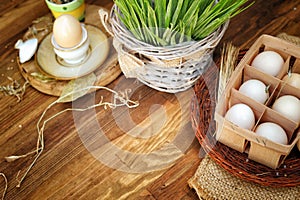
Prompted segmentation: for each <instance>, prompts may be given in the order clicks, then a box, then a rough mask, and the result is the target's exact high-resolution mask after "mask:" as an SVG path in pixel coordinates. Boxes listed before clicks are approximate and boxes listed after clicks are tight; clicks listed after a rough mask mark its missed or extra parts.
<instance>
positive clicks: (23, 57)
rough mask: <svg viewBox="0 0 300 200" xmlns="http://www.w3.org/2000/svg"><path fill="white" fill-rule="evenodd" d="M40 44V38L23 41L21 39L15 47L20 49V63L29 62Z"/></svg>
mask: <svg viewBox="0 0 300 200" xmlns="http://www.w3.org/2000/svg"><path fill="white" fill-rule="evenodd" d="M37 46H38V39H36V38H32V39H28V40H26V41H25V42H23V41H22V40H21V39H19V40H18V41H17V42H16V44H15V49H19V58H20V63H24V62H27V61H28V60H30V59H31V57H32V56H33V55H34V54H35V52H36V50H37Z"/></svg>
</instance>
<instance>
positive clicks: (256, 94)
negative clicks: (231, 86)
mask: <svg viewBox="0 0 300 200" xmlns="http://www.w3.org/2000/svg"><path fill="white" fill-rule="evenodd" d="M239 91H240V92H241V93H243V94H244V95H246V96H248V97H250V98H251V99H254V100H255V101H258V102H260V103H262V104H264V103H265V102H266V101H267V99H268V98H269V91H268V87H267V86H266V85H265V84H264V83H263V82H262V81H260V80H256V79H250V80H248V81H246V82H244V83H243V84H242V85H241V86H240V88H239Z"/></svg>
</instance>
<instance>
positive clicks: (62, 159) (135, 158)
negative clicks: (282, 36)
mask: <svg viewBox="0 0 300 200" xmlns="http://www.w3.org/2000/svg"><path fill="white" fill-rule="evenodd" d="M86 2H87V3H88V4H90V5H92V4H93V5H98V6H101V7H105V8H107V9H110V8H111V6H112V5H113V1H112V0H101V1H100V0H86ZM299 3H300V1H299V0H295V1H281V0H273V1H263V0H257V1H256V3H255V5H254V6H252V7H251V8H250V9H248V10H247V11H245V12H244V13H242V14H240V15H238V16H237V17H235V18H234V19H232V20H231V22H230V25H229V28H228V30H227V31H226V33H225V35H224V38H223V39H222V41H221V43H220V45H219V46H218V47H217V49H216V51H215V58H214V59H218V57H219V55H220V49H221V47H222V44H223V43H224V42H229V41H231V42H233V44H234V45H237V46H240V47H241V48H243V49H244V48H248V47H250V46H251V45H252V44H253V42H254V41H255V40H256V39H257V38H258V37H259V36H260V35H261V34H263V33H265V34H270V35H277V34H279V33H282V32H285V33H287V34H290V35H295V36H300V23H299V21H300V7H299V5H300V4H299ZM0 8H1V9H0V14H1V15H0V19H1V24H0V33H1V37H0V47H1V48H0V58H1V63H0V83H1V86H5V85H8V84H11V81H10V80H9V79H8V78H7V77H11V78H12V79H14V80H17V81H18V82H19V83H21V84H23V83H24V82H25V80H24V79H23V78H22V75H21V74H20V72H19V70H18V65H17V62H16V58H17V55H18V51H17V50H16V49H14V44H15V42H16V41H17V40H18V39H20V38H22V36H23V35H24V33H25V32H26V31H27V29H28V27H29V26H30V25H31V24H32V21H33V20H35V19H37V18H39V17H42V16H44V15H46V14H49V10H48V8H47V6H46V5H45V2H44V1H35V0H23V1H21V0H15V1H8V2H7V3H5V4H4V3H3V4H1V6H0ZM108 87H109V88H112V89H116V90H118V91H124V90H126V89H131V91H132V93H130V95H129V97H130V99H132V100H135V101H138V102H139V104H140V105H139V106H138V107H137V108H131V109H128V108H126V107H119V108H116V109H114V110H112V109H109V108H108V109H104V108H103V107H99V108H96V109H94V110H88V111H87V112H66V113H64V114H62V115H60V116H58V117H56V118H55V119H53V120H51V121H49V122H48V123H47V125H46V128H45V132H44V140H45V150H44V152H43V154H42V155H41V157H40V158H39V159H38V160H37V162H36V164H35V165H34V166H33V168H32V169H31V170H30V171H29V173H28V175H27V177H26V178H25V180H24V182H23V183H22V185H21V187H20V188H16V185H17V181H16V175H17V174H18V172H19V171H20V175H22V174H24V172H25V171H26V169H27V167H28V166H29V165H30V164H31V162H32V160H33V158H34V157H33V156H29V157H26V158H22V159H19V160H17V161H14V162H11V163H7V162H6V161H5V160H4V157H6V156H10V155H21V154H24V153H27V152H30V151H32V150H34V149H35V146H36V143H37V129H36V124H37V122H38V120H39V118H40V116H41V114H42V112H43V110H44V109H45V108H46V107H47V106H48V105H50V104H51V103H52V102H54V101H55V100H56V99H57V97H53V96H49V95H45V94H43V93H41V92H39V91H37V90H35V89H34V88H32V87H28V88H27V89H26V92H25V94H24V96H23V99H22V100H21V101H20V102H18V101H17V98H16V97H14V96H6V95H4V94H1V95H0V106H1V114H0V128H1V129H0V160H1V161H0V173H4V174H5V175H6V177H7V179H8V189H7V193H6V196H5V199H197V198H198V197H197V195H196V193H195V192H194V191H193V189H191V188H189V186H188V184H187V181H188V179H189V178H190V177H191V176H192V175H193V174H194V173H195V171H196V169H197V167H198V165H199V163H200V161H201V158H200V156H199V155H200V152H201V151H200V146H199V144H198V142H197V140H196V139H195V138H194V136H193V130H192V128H191V125H190V121H189V102H190V99H191V97H192V91H191V90H189V91H187V92H184V93H180V94H176V95H173V94H166V93H162V92H157V91H155V90H153V89H151V88H149V87H146V86H144V85H142V84H141V83H139V82H137V81H136V80H133V79H126V78H125V77H124V76H123V75H121V76H119V77H118V78H117V79H116V80H115V81H114V82H112V83H111V84H109V85H108ZM101 96H103V97H105V98H104V100H106V101H110V100H111V95H110V93H108V92H106V91H102V90H100V91H98V92H96V93H95V94H94V93H92V94H89V95H87V96H85V97H83V98H81V99H79V100H78V101H76V102H74V104H72V103H64V104H57V105H55V106H54V107H52V108H51V109H50V110H49V111H48V112H47V114H46V117H50V116H52V115H53V114H55V113H58V112H59V111H61V110H64V109H66V108H70V107H72V106H77V107H79V106H85V105H90V104H91V103H95V102H98V101H99V100H100V98H101ZM95 123H96V126H95ZM190 141H192V143H191V145H190V144H189V142H190ZM118 150H121V151H118ZM128 152H129V153H131V154H128ZM140 155H146V156H145V157H143V156H140ZM122 167H123V168H122ZM118 169H119V170H118ZM4 187H5V182H4V179H3V178H2V177H0V193H2V191H3V190H4Z"/></svg>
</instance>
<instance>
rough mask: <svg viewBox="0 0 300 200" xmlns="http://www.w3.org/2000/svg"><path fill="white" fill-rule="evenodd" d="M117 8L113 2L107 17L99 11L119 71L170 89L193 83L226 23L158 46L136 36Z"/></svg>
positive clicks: (159, 88) (205, 63) (208, 63)
mask: <svg viewBox="0 0 300 200" xmlns="http://www.w3.org/2000/svg"><path fill="white" fill-rule="evenodd" d="M116 12H119V9H118V7H117V6H116V5H114V6H113V7H112V9H111V12H110V16H109V19H108V16H107V14H105V13H103V11H101V12H99V14H100V18H101V20H102V23H104V24H106V29H107V30H108V31H109V32H110V33H111V34H112V35H113V37H114V39H113V44H114V47H115V49H116V50H117V52H118V60H119V63H120V67H121V70H122V72H123V73H124V75H125V76H126V77H127V78H137V79H138V80H139V81H141V82H142V83H144V84H146V85H148V86H149V87H152V88H154V89H156V90H159V91H163V92H169V93H176V92H180V91H184V90H186V89H188V88H190V87H192V86H193V85H194V83H195V82H196V81H197V79H198V78H199V77H200V76H201V74H202V73H203V72H204V71H205V70H206V69H207V67H208V66H210V64H211V62H212V54H213V51H214V49H215V47H216V45H217V44H218V43H219V41H220V40H221V38H222V37H223V35H224V33H225V31H226V29H227V27H228V24H229V21H228V22H227V23H225V24H224V25H222V26H221V27H219V28H218V29H217V30H216V31H215V32H213V33H212V34H210V35H209V36H208V37H206V38H204V39H202V40H200V41H192V42H185V43H182V44H177V45H174V46H167V47H159V46H154V45H151V44H147V43H145V42H142V41H140V40H138V39H136V38H135V37H134V36H133V35H132V34H131V33H130V32H129V30H128V29H127V28H126V27H125V26H124V24H123V23H122V22H121V21H120V20H119V18H118V17H117V15H116ZM105 19H106V20H105ZM108 20H109V21H108Z"/></svg>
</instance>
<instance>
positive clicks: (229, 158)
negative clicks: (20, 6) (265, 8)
mask: <svg viewBox="0 0 300 200" xmlns="http://www.w3.org/2000/svg"><path fill="white" fill-rule="evenodd" d="M245 53H246V51H241V52H240V55H239V59H241V58H242V57H243V56H244V54H245ZM218 73H219V72H218V68H217V67H211V68H208V70H207V71H206V73H205V74H204V75H203V76H202V77H201V78H200V79H199V80H198V81H197V82H196V84H195V86H194V91H195V96H194V98H193V99H192V102H191V120H192V126H193V128H194V130H195V135H196V137H197V139H198V141H199V142H200V144H201V147H202V148H203V149H204V151H205V152H206V153H208V155H209V156H210V157H211V158H212V159H213V160H214V161H215V162H216V163H217V164H218V165H220V166H221V167H222V168H224V169H225V170H226V171H228V172H230V173H231V174H233V175H234V176H236V177H239V178H241V179H243V180H247V181H250V182H253V183H257V184H260V185H264V186H271V187H294V186H299V185H300V158H299V152H298V150H297V149H296V148H294V150H293V151H292V152H291V154H290V155H289V156H288V157H287V159H286V160H285V162H284V163H283V165H282V166H281V167H280V168H278V169H271V168H269V167H266V166H264V165H262V164H259V163H257V162H255V161H252V160H249V159H248V156H247V154H246V153H240V152H238V151H236V150H233V149H231V148H230V147H228V146H226V145H224V144H222V143H220V142H217V141H216V138H215V135H214V134H215V130H216V123H215V120H213V114H214V112H215V106H216V91H217V84H218Z"/></svg>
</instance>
